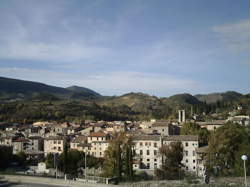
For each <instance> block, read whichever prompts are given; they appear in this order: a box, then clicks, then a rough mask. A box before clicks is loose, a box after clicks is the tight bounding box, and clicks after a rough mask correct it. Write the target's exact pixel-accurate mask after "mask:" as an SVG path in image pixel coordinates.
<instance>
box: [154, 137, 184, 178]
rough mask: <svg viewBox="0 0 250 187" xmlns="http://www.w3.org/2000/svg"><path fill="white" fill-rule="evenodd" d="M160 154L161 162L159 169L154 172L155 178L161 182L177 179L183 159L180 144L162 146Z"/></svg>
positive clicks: (173, 143)
mask: <svg viewBox="0 0 250 187" xmlns="http://www.w3.org/2000/svg"><path fill="white" fill-rule="evenodd" d="M160 154H161V156H162V159H163V160H162V165H161V168H160V169H156V170H155V174H156V177H157V178H158V179H161V180H162V179H168V180H175V179H178V178H179V177H180V176H179V174H180V168H181V166H182V163H181V161H182V159H183V147H182V143H181V142H172V143H170V144H169V145H163V146H162V147H161V148H160Z"/></svg>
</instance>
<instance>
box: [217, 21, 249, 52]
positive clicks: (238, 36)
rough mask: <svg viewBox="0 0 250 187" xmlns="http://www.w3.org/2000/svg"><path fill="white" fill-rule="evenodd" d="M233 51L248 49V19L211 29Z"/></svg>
mask: <svg viewBox="0 0 250 187" xmlns="http://www.w3.org/2000/svg"><path fill="white" fill-rule="evenodd" d="M212 30H213V31H214V32H216V33H217V34H218V36H219V37H220V38H221V39H222V40H223V41H224V42H225V43H226V44H227V46H228V47H229V49H230V50H232V51H235V52H242V51H249V50H250V19H247V20H241V21H239V22H235V23H231V24H226V25H221V26H216V27H214V28H213V29H212Z"/></svg>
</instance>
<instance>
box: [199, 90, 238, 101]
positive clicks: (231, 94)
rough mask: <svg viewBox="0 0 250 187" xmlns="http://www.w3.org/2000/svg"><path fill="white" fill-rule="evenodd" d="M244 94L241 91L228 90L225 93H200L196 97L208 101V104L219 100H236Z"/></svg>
mask: <svg viewBox="0 0 250 187" xmlns="http://www.w3.org/2000/svg"><path fill="white" fill-rule="evenodd" d="M241 96H242V94H241V93H238V92H235V91H228V92H223V93H211V94H203V95H202V94H199V95H195V97H196V98H197V99H198V100H199V101H201V102H206V103H207V104H212V103H216V102H218V101H225V102H227V101H235V100H238V99H239V98H240V97H241Z"/></svg>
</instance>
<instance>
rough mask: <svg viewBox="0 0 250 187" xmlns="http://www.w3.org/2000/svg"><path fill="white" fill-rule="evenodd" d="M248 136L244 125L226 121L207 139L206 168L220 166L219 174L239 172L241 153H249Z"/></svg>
mask: <svg viewBox="0 0 250 187" xmlns="http://www.w3.org/2000/svg"><path fill="white" fill-rule="evenodd" d="M249 147H250V136H249V133H248V132H247V128H246V127H242V126H239V125H237V124H233V123H228V124H225V125H224V126H223V127H220V128H218V129H217V130H216V132H214V134H213V135H212V136H211V138H210V140H209V147H208V154H207V160H208V168H210V169H211V170H212V168H213V167H215V166H216V167H218V168H220V174H222V175H231V174H234V175H235V174H239V172H240V169H239V167H240V166H242V163H241V162H242V161H240V157H241V156H240V155H241V154H243V153H244V154H249Z"/></svg>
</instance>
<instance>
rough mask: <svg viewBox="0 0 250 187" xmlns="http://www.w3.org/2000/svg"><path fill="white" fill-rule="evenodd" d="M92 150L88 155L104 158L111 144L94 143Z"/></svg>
mask: <svg viewBox="0 0 250 187" xmlns="http://www.w3.org/2000/svg"><path fill="white" fill-rule="evenodd" d="M90 145H91V146H90V150H89V151H88V153H89V154H90V155H92V156H94V157H97V158H101V157H104V155H105V151H106V150H107V148H108V146H109V143H108V141H92V142H91V143H90Z"/></svg>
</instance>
